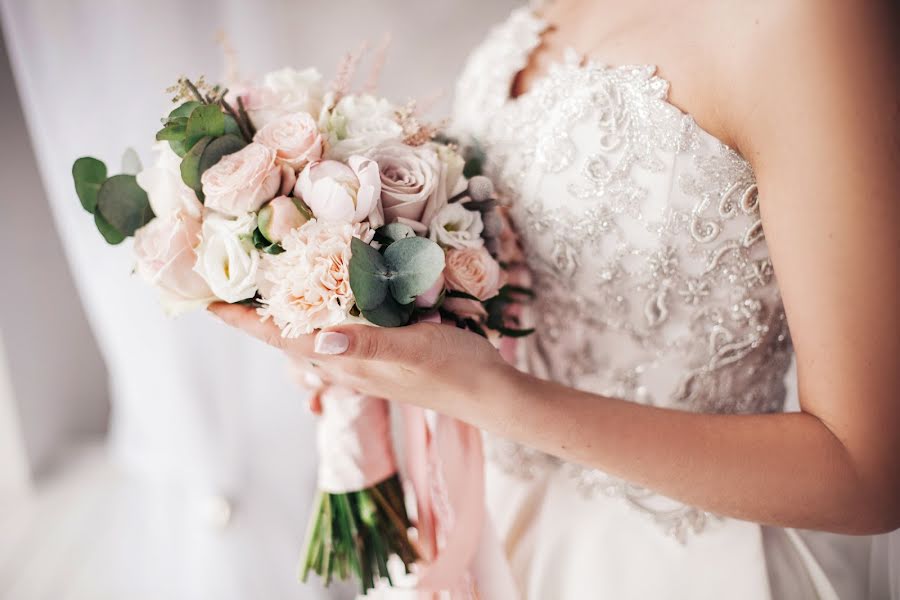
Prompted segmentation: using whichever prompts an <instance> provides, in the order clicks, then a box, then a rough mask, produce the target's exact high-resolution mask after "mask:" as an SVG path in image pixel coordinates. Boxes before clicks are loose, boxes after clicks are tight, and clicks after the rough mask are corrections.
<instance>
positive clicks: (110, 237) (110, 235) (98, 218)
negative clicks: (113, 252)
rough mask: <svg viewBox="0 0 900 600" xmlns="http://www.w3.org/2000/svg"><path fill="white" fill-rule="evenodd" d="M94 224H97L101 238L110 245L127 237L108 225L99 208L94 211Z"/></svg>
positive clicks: (119, 242) (118, 242)
mask: <svg viewBox="0 0 900 600" xmlns="http://www.w3.org/2000/svg"><path fill="white" fill-rule="evenodd" d="M94 224H95V225H96V226H97V229H98V230H99V231H100V234H101V235H102V236H103V239H105V240H106V243H107V244H110V245H112V246H115V245H116V244H121V243H122V242H123V241H125V238H126V237H127V236H126V235H124V234H123V233H122V232H120V231H119V230H118V229H116V228H115V227H113V226H112V225H110V224H109V221H107V220H106V219H104V218H103V215H101V214H100V211H99V210H98V211H97V212H95V213H94Z"/></svg>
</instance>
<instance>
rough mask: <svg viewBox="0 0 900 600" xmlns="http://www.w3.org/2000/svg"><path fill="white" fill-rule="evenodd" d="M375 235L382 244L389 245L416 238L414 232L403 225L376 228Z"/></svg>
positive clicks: (391, 224) (394, 224)
mask: <svg viewBox="0 0 900 600" xmlns="http://www.w3.org/2000/svg"><path fill="white" fill-rule="evenodd" d="M376 235H377V236H378V237H379V238H380V240H383V241H384V243H387V244H390V243H392V242H396V241H398V240H404V239H406V238H411V237H416V232H415V231H414V230H413V228H412V227H410V226H409V225H407V224H405V223H388V224H387V225H382V226H381V227H379V228H378V230H377V232H376Z"/></svg>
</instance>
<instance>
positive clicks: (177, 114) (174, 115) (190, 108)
mask: <svg viewBox="0 0 900 600" xmlns="http://www.w3.org/2000/svg"><path fill="white" fill-rule="evenodd" d="M200 106H203V105H202V104H201V103H200V102H197V101H196V100H189V101H187V102H185V103H184V104H182V105H181V106H179V107H178V108H175V109H174V110H172V112H170V113H169V119H168V121H172V120H174V119H178V118H184V119H187V118H188V117H190V116H191V113H192V112H194V109H195V108H197V107H200Z"/></svg>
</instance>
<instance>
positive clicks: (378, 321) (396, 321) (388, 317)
mask: <svg viewBox="0 0 900 600" xmlns="http://www.w3.org/2000/svg"><path fill="white" fill-rule="evenodd" d="M361 310H362V309H361ZM414 310H415V304H413V303H409V304H400V303H399V302H397V301H396V300H394V299H393V298H391V296H390V295H388V296H386V297H385V299H384V302H382V303H381V304H379V305H378V306H377V307H375V308H372V309H368V310H362V316H363V317H365V319H366V320H367V321H369V322H370V323H373V324H375V325H379V326H381V327H402V326H403V325H406V324H407V323H409V319H410V317H412V314H413V311H414Z"/></svg>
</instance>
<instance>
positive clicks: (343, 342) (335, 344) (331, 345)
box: [315, 331, 350, 354]
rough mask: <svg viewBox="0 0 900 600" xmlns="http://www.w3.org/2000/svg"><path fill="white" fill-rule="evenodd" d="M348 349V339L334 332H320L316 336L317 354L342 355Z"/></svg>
mask: <svg viewBox="0 0 900 600" xmlns="http://www.w3.org/2000/svg"><path fill="white" fill-rule="evenodd" d="M349 347H350V338H348V337H347V336H346V335H344V334H343V333H337V332H336V331H322V332H320V333H319V334H318V335H316V344H315V351H316V353H318V354H343V353H344V352H346V351H347V348H349Z"/></svg>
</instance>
